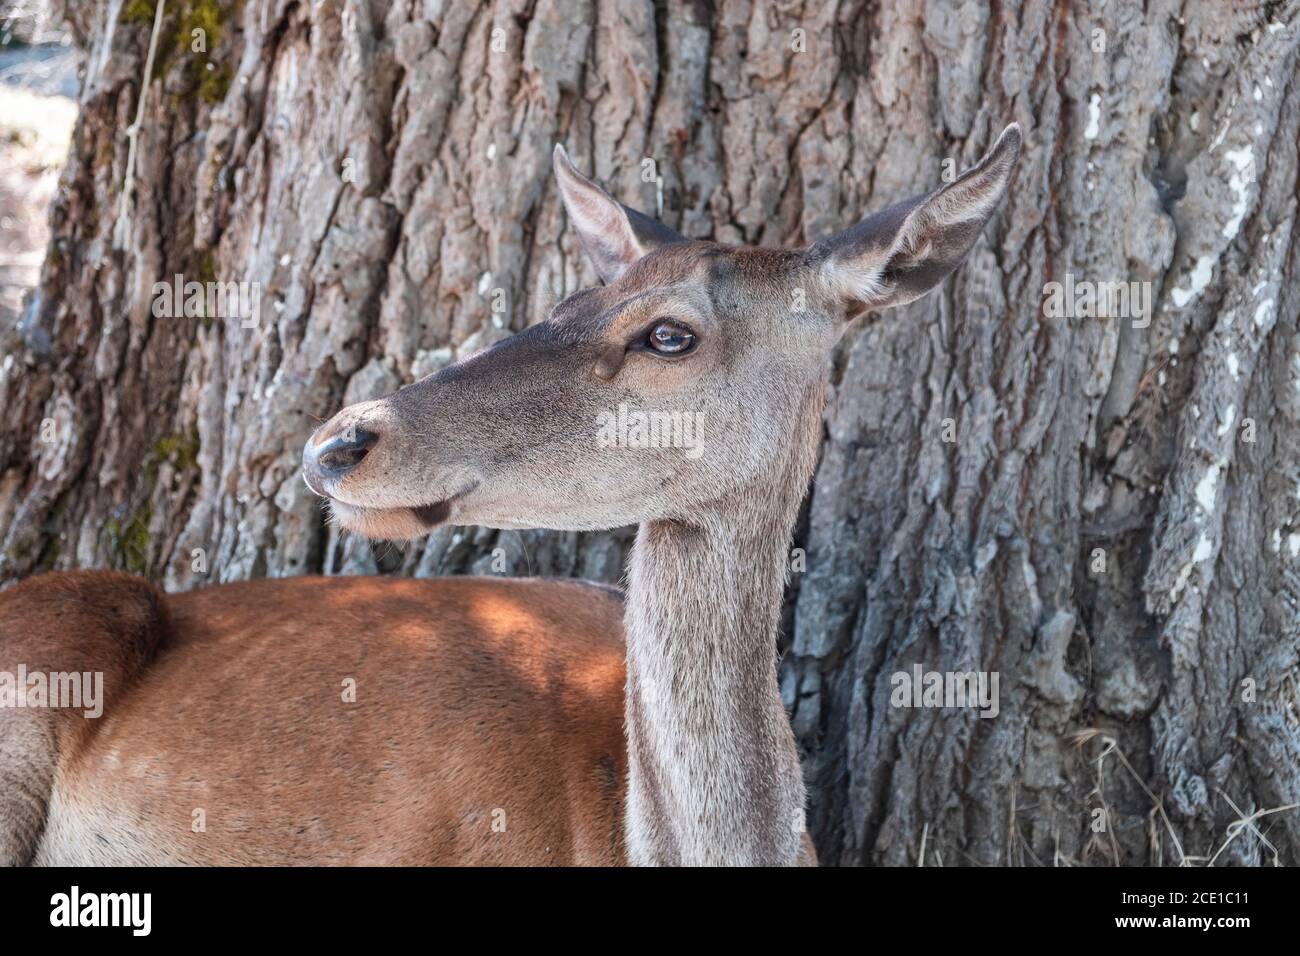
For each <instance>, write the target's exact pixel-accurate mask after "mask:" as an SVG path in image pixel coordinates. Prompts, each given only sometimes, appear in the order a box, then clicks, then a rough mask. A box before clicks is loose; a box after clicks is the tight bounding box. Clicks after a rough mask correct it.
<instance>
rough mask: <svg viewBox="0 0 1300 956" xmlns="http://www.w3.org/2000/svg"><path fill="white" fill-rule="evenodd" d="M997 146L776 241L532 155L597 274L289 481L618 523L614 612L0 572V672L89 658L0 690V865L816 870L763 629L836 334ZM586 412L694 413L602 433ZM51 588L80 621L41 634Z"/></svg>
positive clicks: (421, 529) (377, 499) (1006, 141)
mask: <svg viewBox="0 0 1300 956" xmlns="http://www.w3.org/2000/svg"><path fill="white" fill-rule="evenodd" d="M1019 146H1020V133H1019V129H1018V128H1017V127H1014V126H1012V127H1008V129H1007V130H1005V131H1004V132H1003V133H1002V135H1001V136H1000V137H999V138H998V140H997V142H996V144H995V145H994V146H993V148H992V149H991V150H990V152H989V153H988V155H987V156H985V158H984V159H983V160H982V161H981V162H980V163H979V164H977V165H976V166H975V167H973V168H972V169H971V170H969V171H967V172H966V173H964V174H963V175H962V176H961V177H959V178H958V179H957V180H956V181H955V182H953V183H951V184H949V185H947V186H945V187H943V188H942V189H940V190H938V191H936V192H934V193H931V194H929V195H925V196H920V197H917V198H915V199H912V200H909V201H907V202H904V203H900V204H898V205H897V206H894V207H891V208H890V209H887V210H885V211H884V212H881V213H878V214H876V215H874V216H872V217H870V218H868V219H866V220H864V221H863V222H861V223H859V224H858V225H857V226H854V227H852V228H850V229H848V230H846V231H845V232H843V233H841V234H840V235H838V236H835V237H832V238H831V239H828V240H825V241H823V242H820V243H816V244H814V245H812V246H809V247H807V248H804V249H795V250H772V249H756V248H736V247H727V246H721V245H717V244H714V243H707V242H695V241H691V240H687V239H685V238H684V237H682V236H679V235H677V234H676V233H674V232H672V230H670V229H668V228H667V227H665V226H663V225H662V224H660V223H657V222H655V221H653V220H651V219H648V218H647V217H645V216H643V215H641V214H640V213H637V212H635V211H634V210H631V209H628V208H627V207H625V206H622V205H621V204H619V203H618V202H616V201H615V200H614V199H612V198H611V197H610V196H609V195H608V194H606V193H605V192H604V191H603V190H601V189H600V188H599V187H598V186H596V185H595V184H594V183H592V182H590V181H588V180H586V179H585V178H583V177H582V176H581V175H580V174H578V172H577V171H576V170H575V169H574V168H573V167H572V165H571V164H570V163H569V161H568V159H567V157H566V156H565V155H564V153H563V151H562V150H560V149H558V148H557V153H556V176H557V181H558V183H559V189H560V195H561V198H562V199H563V201H564V205H565V208H566V210H567V212H568V214H569V218H570V222H571V225H572V226H573V228H574V230H575V231H576V232H577V234H578V237H579V238H580V239H581V241H582V244H583V246H584V247H585V249H586V251H587V253H588V254H589V256H590V258H591V260H592V262H593V263H594V265H595V266H596V269H597V271H598V272H599V273H600V276H601V278H602V279H603V280H604V282H605V285H604V286H603V287H599V288H594V289H588V290H584V291H581V292H578V293H576V294H575V295H573V296H570V297H569V298H568V299H566V300H565V301H564V302H562V303H561V304H560V305H559V306H557V307H556V309H555V311H554V312H553V314H552V316H551V317H550V318H549V319H548V320H547V321H545V322H541V323H538V324H536V325H534V326H531V327H530V328H528V329H526V330H524V331H522V332H520V333H518V334H516V335H514V336H513V337H511V338H510V339H507V340H505V341H504V342H501V343H498V344H497V345H496V346H494V347H493V348H491V349H488V350H487V351H485V352H482V353H479V354H477V355H475V356H471V357H470V358H468V359H465V360H463V361H461V362H457V363H455V364H453V365H450V366H448V367H446V368H444V369H442V370H441V371H439V372H438V373H437V374H435V375H433V376H431V377H429V378H427V379H425V380H423V381H420V382H417V383H415V384H413V385H411V386H408V387H406V388H403V389H401V390H399V391H398V392H396V393H394V394H392V395H389V396H387V397H385V398H382V399H378V400H375V401H370V402H362V403H360V404H357V405H353V406H350V407H348V408H345V409H343V410H342V411H341V412H339V413H338V414H337V415H335V416H334V418H333V419H331V420H330V421H329V422H327V423H326V424H325V425H323V426H322V427H321V428H320V429H318V430H317V432H316V434H315V435H313V436H312V438H311V440H310V441H308V443H307V445H306V448H305V449H304V453H303V477H304V480H305V481H306V482H307V484H308V486H309V487H310V488H311V489H312V490H313V491H314V492H316V493H317V494H319V495H321V496H322V497H323V498H325V499H327V500H328V503H329V507H330V509H331V511H332V513H333V516H334V518H335V520H336V521H338V522H339V523H340V524H341V525H343V526H344V527H345V528H347V529H349V530H352V531H354V532H357V533H361V534H365V535H369V536H372V537H384V538H412V537H418V536H420V535H423V534H425V533H427V532H428V531H429V530H430V529H432V528H433V527H435V526H437V525H439V524H442V523H444V522H448V521H453V522H456V523H459V524H477V525H485V526H488V527H494V528H521V527H523V528H554V529H560V530H592V529H603V528H615V527H621V526H624V525H629V524H637V525H639V526H640V527H639V532H638V535H637V540H636V545H635V548H634V551H633V555H632V560H631V564H630V568H629V574H628V594H627V600H626V607H625V608H624V607H623V606H622V605H621V604H620V603H619V602H618V601H617V600H616V599H615V598H613V597H612V596H611V595H610V594H609V593H608V592H607V591H604V590H598V589H593V588H589V587H584V586H582V585H577V584H566V583H560V582H551V583H543V582H528V581H519V582H501V581H474V580H465V579H459V580H457V579H451V580H443V581H437V582H397V581H392V582H387V581H384V582H381V581H374V580H371V581H365V580H363V581H355V580H351V581H349V580H346V579H336V580H323V579H306V580H297V581H293V580H280V581H274V582H272V581H267V582H260V583H256V584H247V585H228V586H225V587H220V588H214V589H211V590H209V591H205V592H199V593H197V594H195V595H185V596H178V597H163V596H161V595H158V594H157V593H156V592H154V591H153V590H152V589H151V588H149V587H148V586H147V585H144V584H143V583H141V582H136V583H135V584H134V585H131V584H127V583H124V579H121V578H120V577H116V576H109V577H102V576H101V577H96V576H95V575H90V576H81V577H78V576H76V575H72V576H55V577H54V578H53V580H51V579H48V578H47V579H36V580H34V581H30V582H26V583H25V584H24V585H20V586H19V587H18V588H16V589H14V591H12V592H7V593H4V594H0V654H3V657H0V668H2V667H4V666H5V665H6V664H7V662H9V661H23V662H27V663H28V666H29V667H30V666H31V664H30V661H32V660H37V661H46V662H48V663H50V664H52V665H57V664H58V662H60V661H62V660H66V659H69V658H74V659H78V660H88V661H90V662H91V663H93V664H98V665H102V669H104V670H106V671H107V672H109V673H111V674H113V675H114V676H115V680H116V685H115V688H114V690H113V691H112V692H111V695H110V698H111V699H110V701H109V707H108V709H107V710H106V713H105V717H104V718H103V723H102V725H101V726H97V727H93V728H92V727H87V726H86V725H85V724H86V723H87V722H85V721H83V722H81V723H80V724H79V723H77V721H76V719H75V718H70V717H68V716H65V715H56V716H48V715H36V716H32V715H23V714H21V713H18V714H15V712H13V711H8V712H7V711H5V710H0V722H3V726H2V728H0V729H4V730H5V731H6V734H5V737H4V738H3V739H0V748H3V749H0V783H6V782H9V783H11V784H12V785H13V787H12V789H11V791H10V794H11V795H10V796H8V797H6V795H5V791H4V790H3V789H0V859H3V858H8V859H11V860H16V861H19V862H23V861H26V860H27V859H30V858H32V857H34V858H35V859H36V860H37V861H39V862H74V861H87V860H90V861H96V862H232V863H234V862H245V863H266V862H402V863H413V862H425V863H447V862H466V863H493V862H495V863H570V862H572V863H614V862H621V861H623V860H627V861H629V862H632V863H637V864H763V865H788V864H794V863H798V862H811V861H812V854H811V847H810V844H809V842H808V840H807V837H806V835H805V834H804V787H803V782H802V779H801V777H800V770H799V760H798V754H797V750H796V747H795V742H794V737H793V734H792V732H791V729H790V725H789V722H788V720H787V718H786V715H785V712H784V709H783V707H782V705H781V700H780V696H779V694H778V692H777V678H776V635H777V626H778V619H779V611H780V602H781V595H782V584H783V581H784V578H785V570H786V557H787V549H788V547H789V542H790V537H791V532H792V529H793V526H794V522H795V518H796V515H797V512H798V509H799V505H800V502H801V500H802V498H803V495H804V492H805V491H806V489H807V485H808V482H809V480H810V478H811V475H812V472H813V468H814V464H815V460H816V453H817V447H818V444H819V441H820V437H821V411H822V402H823V393H824V387H825V383H826V379H827V375H828V367H829V357H830V354H831V350H832V348H833V347H834V344H835V342H836V341H837V339H838V337H839V335H840V333H841V331H842V330H843V328H844V325H845V313H846V312H852V311H854V310H860V309H862V308H864V307H868V308H884V307H886V306H889V305H895V304H901V303H904V302H908V301H911V300H912V299H915V298H917V297H919V296H921V295H924V294H925V293H926V292H927V291H929V290H930V289H931V288H933V287H934V286H935V285H936V284H937V283H938V282H939V281H941V280H942V279H943V278H944V277H945V276H947V275H948V274H949V273H950V272H952V270H953V269H955V268H956V267H957V265H958V264H959V263H960V262H961V261H962V259H963V258H964V257H965V256H966V254H967V253H968V252H969V251H970V249H971V247H972V245H973V244H974V242H975V241H976V239H977V238H978V237H979V235H980V232H981V230H982V229H983V226H984V224H985V223H986V222H987V220H988V218H989V217H990V216H991V215H992V213H993V211H994V209H995V208H996V206H997V204H998V201H999V200H1000V198H1001V197H1002V195H1003V193H1004V192H1005V190H1006V187H1007V183H1008V181H1009V179H1010V175H1011V171H1012V169H1013V168H1014V165H1015V161H1016V157H1017V155H1018V152H1019ZM615 408H617V409H620V410H622V409H625V408H632V409H634V410H636V411H638V413H646V414H650V415H661V416H663V415H666V416H674V415H681V414H687V415H689V416H691V419H690V420H691V421H692V422H699V423H702V425H703V429H704V431H703V434H702V436H701V435H699V434H696V435H695V439H696V441H695V443H694V444H693V445H692V447H690V448H688V449H683V448H681V447H673V446H672V445H671V443H651V444H649V445H647V444H645V443H644V442H639V441H622V440H615V441H609V440H607V438H608V436H607V435H606V434H605V432H604V431H603V429H602V427H601V426H600V424H599V423H600V422H601V421H602V420H606V421H608V420H609V416H610V414H611V411H612V410H613V409H615ZM616 437H617V436H616ZM701 438H702V440H700V439H701ZM126 580H129V579H126ZM133 586H134V588H135V590H134V591H132V587H133ZM60 589H62V591H63V594H64V599H63V600H62V601H61V600H60V599H59V598H58V594H57V592H59V591H60ZM142 589H143V590H142ZM113 605H118V606H117V609H116V611H112V612H111V613H110V611H111V608H112V606H113ZM106 606H107V607H108V608H109V610H106V609H105V607H106ZM60 607H62V608H63V609H64V610H63V611H61V612H60V613H63V614H64V615H65V616H68V617H70V618H71V619H75V621H76V622H77V625H78V627H77V628H75V629H74V633H75V634H76V635H77V636H75V637H69V636H68V630H69V629H68V627H67V624H68V621H64V622H63V623H61V624H58V625H54V626H53V630H51V629H50V628H49V627H46V629H45V630H42V628H41V627H40V626H38V625H39V623H40V620H41V614H42V613H43V610H44V612H45V613H48V609H50V608H60ZM69 609H70V610H69ZM624 633H625V634H626V641H625V642H624V640H623V634H624ZM51 669H62V668H58V667H57V666H53V667H52V668H51ZM353 671H355V672H356V673H358V674H360V675H362V676H360V677H357V678H356V683H355V690H356V694H357V700H356V702H355V703H352V704H349V703H347V702H340V700H339V694H340V692H341V689H342V682H344V681H346V680H347V679H349V678H350V677H352V676H353V675H352V674H351V673H350V672H353ZM366 695H373V696H366ZM363 701H364V706H363ZM365 708H369V709H365ZM200 811H201V813H200ZM200 816H201V818H202V822H203V826H204V827H205V829H202V830H199V831H197V832H193V833H192V832H191V830H192V822H197V821H198V820H199V819H200ZM494 823H496V824H499V826H500V829H494V828H493V824H494Z"/></svg>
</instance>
